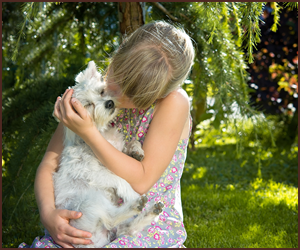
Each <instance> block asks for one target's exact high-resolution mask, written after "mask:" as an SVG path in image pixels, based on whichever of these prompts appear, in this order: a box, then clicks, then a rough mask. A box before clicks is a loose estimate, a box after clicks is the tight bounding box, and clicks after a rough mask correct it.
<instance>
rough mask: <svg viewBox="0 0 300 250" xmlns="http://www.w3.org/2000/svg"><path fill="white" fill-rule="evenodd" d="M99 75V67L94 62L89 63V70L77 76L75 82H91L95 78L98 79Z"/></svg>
mask: <svg viewBox="0 0 300 250" xmlns="http://www.w3.org/2000/svg"><path fill="white" fill-rule="evenodd" d="M98 74H99V72H98V70H97V65H96V64H95V62H94V61H90V62H89V63H88V66H87V68H86V69H85V70H84V71H82V72H80V73H79V74H78V75H77V76H76V78H75V81H76V82H77V83H82V82H83V81H87V80H90V79H91V78H93V77H97V76H98Z"/></svg>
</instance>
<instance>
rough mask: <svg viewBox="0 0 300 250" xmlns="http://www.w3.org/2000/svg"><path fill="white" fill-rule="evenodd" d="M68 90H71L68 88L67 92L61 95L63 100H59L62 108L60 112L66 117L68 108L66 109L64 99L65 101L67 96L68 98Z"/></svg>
mask: <svg viewBox="0 0 300 250" xmlns="http://www.w3.org/2000/svg"><path fill="white" fill-rule="evenodd" d="M68 91H69V89H67V90H66V91H65V93H64V94H63V96H62V97H61V100H60V102H59V108H60V113H61V116H62V118H64V117H66V110H65V106H64V101H65V98H66V95H67V93H68Z"/></svg>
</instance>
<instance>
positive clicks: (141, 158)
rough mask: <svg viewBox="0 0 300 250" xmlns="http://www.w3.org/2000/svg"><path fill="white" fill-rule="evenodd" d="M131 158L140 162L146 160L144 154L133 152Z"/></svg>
mask: <svg viewBox="0 0 300 250" xmlns="http://www.w3.org/2000/svg"><path fill="white" fill-rule="evenodd" d="M130 156H131V157H132V158H134V159H136V160H138V161H142V160H143V159H144V154H141V153H140V152H137V151H133V152H131V154H130Z"/></svg>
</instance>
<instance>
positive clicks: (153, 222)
mask: <svg viewBox="0 0 300 250" xmlns="http://www.w3.org/2000/svg"><path fill="white" fill-rule="evenodd" d="M155 224H156V222H155V221H152V222H151V225H152V226H154V225H155ZM148 232H149V229H148Z"/></svg>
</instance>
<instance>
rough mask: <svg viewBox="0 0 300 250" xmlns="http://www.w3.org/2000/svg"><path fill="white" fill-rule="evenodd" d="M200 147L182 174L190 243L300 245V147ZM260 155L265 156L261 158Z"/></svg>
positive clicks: (202, 245) (204, 245)
mask: <svg viewBox="0 0 300 250" xmlns="http://www.w3.org/2000/svg"><path fill="white" fill-rule="evenodd" d="M257 153H258V151H257V150H255V149H254V148H252V147H245V148H244V149H243V151H242V155H241V157H238V156H237V154H236V146H235V145H230V144H228V145H217V146H210V147H205V146H202V147H198V148H197V150H196V151H194V152H189V155H188V159H187V163H186V165H185V171H184V174H183V177H182V182H181V190H182V204H183V213H184V224H185V227H186V230H187V234H188V238H187V241H186V242H185V246H186V247H188V248H298V147H297V146H293V147H292V148H291V149H290V150H287V149H282V148H273V149H262V148H261V149H260V152H259V157H257ZM258 159H260V161H259V160H258Z"/></svg>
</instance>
